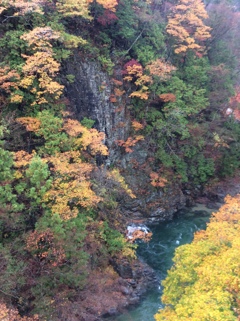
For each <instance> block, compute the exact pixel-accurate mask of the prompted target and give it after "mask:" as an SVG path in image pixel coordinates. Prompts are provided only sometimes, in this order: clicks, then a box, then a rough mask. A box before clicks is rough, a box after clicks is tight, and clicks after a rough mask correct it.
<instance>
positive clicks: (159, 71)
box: [146, 59, 177, 80]
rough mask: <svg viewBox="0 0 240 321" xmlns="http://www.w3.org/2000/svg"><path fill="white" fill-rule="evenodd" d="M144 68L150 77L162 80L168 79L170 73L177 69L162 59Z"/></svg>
mask: <svg viewBox="0 0 240 321" xmlns="http://www.w3.org/2000/svg"><path fill="white" fill-rule="evenodd" d="M146 68H147V69H148V70H149V72H150V74H151V75H154V76H158V77H159V78H160V79H162V80H167V79H169V78H170V76H171V73H172V72H173V71H175V70H176V69H177V68H176V67H174V66H173V65H171V64H169V63H167V62H166V61H164V60H163V59H157V60H155V61H152V62H151V63H150V64H148V65H147V66H146Z"/></svg>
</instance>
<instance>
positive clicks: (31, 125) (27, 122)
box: [16, 117, 41, 132]
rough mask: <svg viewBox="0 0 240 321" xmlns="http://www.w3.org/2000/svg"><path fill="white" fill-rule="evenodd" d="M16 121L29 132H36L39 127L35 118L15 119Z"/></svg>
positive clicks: (38, 122) (38, 121)
mask: <svg viewBox="0 0 240 321" xmlns="http://www.w3.org/2000/svg"><path fill="white" fill-rule="evenodd" d="M16 121H17V122H18V123H20V124H22V125H24V126H25V127H26V130H27V131H29V132H37V131H38V129H39V128H40V125H41V122H40V120H39V119H38V118H35V117H20V118H16Z"/></svg>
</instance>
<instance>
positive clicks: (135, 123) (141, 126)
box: [131, 120, 144, 131]
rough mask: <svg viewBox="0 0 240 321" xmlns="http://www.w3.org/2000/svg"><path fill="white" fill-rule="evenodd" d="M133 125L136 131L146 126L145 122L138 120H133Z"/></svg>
mask: <svg viewBox="0 0 240 321" xmlns="http://www.w3.org/2000/svg"><path fill="white" fill-rule="evenodd" d="M131 125H132V127H133V129H134V130H135V131H138V130H141V129H143V128H144V126H143V124H141V123H139V122H138V121H136V120H133V121H132V124H131Z"/></svg>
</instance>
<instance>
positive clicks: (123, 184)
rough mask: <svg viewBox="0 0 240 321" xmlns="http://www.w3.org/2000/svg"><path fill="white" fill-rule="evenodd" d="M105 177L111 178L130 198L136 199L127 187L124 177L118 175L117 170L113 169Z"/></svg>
mask: <svg viewBox="0 0 240 321" xmlns="http://www.w3.org/2000/svg"><path fill="white" fill-rule="evenodd" d="M107 176H108V177H109V178H113V179H114V180H115V181H116V182H118V183H119V184H120V185H121V187H122V189H124V191H125V192H126V193H127V194H128V195H129V196H130V197H131V198H136V196H135V195H134V194H133V192H132V190H131V189H130V188H129V187H128V185H127V184H126V182H125V180H124V177H123V176H122V175H121V174H120V172H119V170H118V169H113V170H111V171H109V172H108V173H107Z"/></svg>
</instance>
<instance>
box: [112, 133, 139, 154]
mask: <svg viewBox="0 0 240 321" xmlns="http://www.w3.org/2000/svg"><path fill="white" fill-rule="evenodd" d="M143 139H144V136H142V135H135V136H133V137H128V139H127V140H126V141H124V140H117V141H116V143H117V144H118V145H119V146H122V147H124V148H125V152H126V153H132V152H133V150H132V149H131V148H130V147H133V146H135V145H136V143H137V142H139V141H140V140H143Z"/></svg>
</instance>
